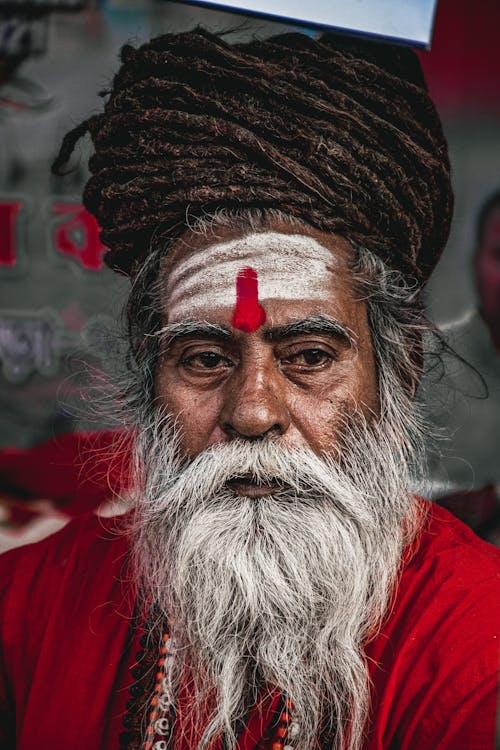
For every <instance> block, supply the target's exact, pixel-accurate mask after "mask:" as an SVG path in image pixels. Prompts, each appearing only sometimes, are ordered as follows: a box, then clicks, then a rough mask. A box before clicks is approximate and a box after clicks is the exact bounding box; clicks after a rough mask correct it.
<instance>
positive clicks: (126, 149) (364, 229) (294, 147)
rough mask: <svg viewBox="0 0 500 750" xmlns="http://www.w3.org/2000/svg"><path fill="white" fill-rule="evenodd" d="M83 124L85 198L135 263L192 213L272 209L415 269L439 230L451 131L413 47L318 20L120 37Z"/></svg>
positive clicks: (441, 235)
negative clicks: (330, 29) (259, 37)
mask: <svg viewBox="0 0 500 750" xmlns="http://www.w3.org/2000/svg"><path fill="white" fill-rule="evenodd" d="M121 60H122V63H123V64H122V66H121V68H120V70H119V71H118V73H117V74H116V76H115V78H114V80H113V84H112V87H111V89H110V91H107V92H106V94H107V96H108V99H107V103H106V105H105V108H104V112H103V113H102V114H98V115H94V116H92V117H90V118H89V119H88V120H86V121H85V122H83V123H82V124H81V125H79V126H78V127H77V128H75V129H74V130H73V131H71V132H70V133H68V134H67V136H66V137H65V139H64V141H63V143H62V146H61V149H60V152H59V155H58V157H57V159H56V161H55V162H54V166H53V169H54V171H55V172H56V173H60V170H61V168H62V167H63V165H64V164H65V163H66V162H67V161H68V159H69V157H70V155H71V153H72V151H73V149H74V147H75V145H76V143H77V141H78V140H79V139H80V138H81V137H82V136H83V135H84V134H85V133H86V132H87V131H88V132H89V133H90V134H91V137H92V140H93V143H94V146H95V154H94V155H93V156H92V157H91V159H90V161H89V168H90V171H91V173H92V177H91V178H90V180H89V182H88V184H87V187H86V189H85V193H84V204H85V206H86V208H87V209H88V210H89V211H90V212H91V213H93V214H94V215H95V216H96V218H97V220H98V222H99V224H100V226H101V228H102V240H103V242H104V243H105V244H106V245H107V246H108V247H109V252H108V254H107V257H106V262H107V263H108V265H110V266H111V267H112V268H115V269H117V270H120V271H122V272H124V273H133V272H134V269H137V267H138V265H139V264H140V263H141V262H142V261H143V260H144V259H145V257H146V256H147V255H148V254H149V253H150V252H151V251H152V249H153V245H154V244H155V240H159V239H161V240H162V241H163V244H164V245H165V242H164V240H165V238H167V239H174V238H175V237H177V236H179V235H180V234H181V233H182V232H183V231H185V229H186V225H187V224H189V221H190V219H191V218H200V217H203V216H204V215H206V214H211V213H213V212H214V211H216V210H217V209H219V208H220V207H224V208H226V209H227V210H229V211H231V210H235V211H238V210H241V209H252V208H258V209H261V210H264V211H265V210H267V209H277V210H280V211H283V212H284V213H287V214H289V215H290V216H292V217H295V218H296V219H298V220H301V221H305V222H306V223H307V224H309V225H311V226H313V227H315V228H317V229H319V230H322V231H326V232H330V233H336V234H339V235H341V236H344V237H346V238H347V239H349V240H350V241H351V242H352V243H353V244H356V245H360V246H364V247H366V248H367V249H369V250H371V251H372V252H374V253H375V254H377V255H379V256H380V257H382V258H383V259H384V260H385V261H387V262H389V264H390V265H392V266H395V267H397V268H398V269H400V270H402V271H404V272H405V273H408V274H410V275H412V276H413V277H414V278H416V279H418V280H419V281H420V282H424V281H425V280H426V279H427V277H428V276H429V275H430V272H431V270H432V268H433V267H434V265H435V263H436V261H437V259H438V257H439V255H440V253H441V251H442V249H443V247H444V244H445V242H446V239H447V237H448V232H449V225H450V220H451V212H452V204H453V196H452V191H451V185H450V173H449V170H450V168H449V161H448V155H447V146H446V142H445V139H444V136H443V132H442V128H441V123H440V120H439V117H438V115H437V113H436V110H435V108H434V105H433V104H432V101H431V99H430V97H429V95H428V92H427V88H426V85H425V81H424V79H423V75H422V72H421V69H420V65H419V63H418V60H417V57H416V55H415V54H414V53H413V52H411V51H410V50H408V49H403V48H399V47H392V46H388V45H380V44H373V43H370V42H361V41H352V40H349V39H347V38H343V37H337V36H334V35H323V36H322V38H321V39H320V40H319V41H317V40H313V39H311V38H309V37H307V36H306V35H303V34H297V33H293V34H283V35H279V36H275V37H272V38H270V39H268V40H266V41H252V42H250V43H245V44H235V45H229V44H228V43H226V42H225V41H224V40H223V39H221V38H220V37H218V36H216V35H213V34H211V33H209V32H208V31H206V30H203V29H200V28H197V29H195V30H193V31H191V32H187V33H181V34H166V35H163V36H160V37H157V38H156V39H153V40H152V41H150V42H149V43H147V44H144V45H142V46H141V47H139V48H137V49H135V48H134V47H132V46H131V45H125V46H124V47H123V48H122V51H121Z"/></svg>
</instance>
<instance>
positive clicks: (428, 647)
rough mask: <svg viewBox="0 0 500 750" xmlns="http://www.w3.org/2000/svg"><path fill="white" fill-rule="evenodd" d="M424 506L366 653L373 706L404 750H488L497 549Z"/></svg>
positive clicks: (498, 627)
mask: <svg viewBox="0 0 500 750" xmlns="http://www.w3.org/2000/svg"><path fill="white" fill-rule="evenodd" d="M426 507H427V513H428V515H427V519H426V522H425V525H424V527H423V529H422V532H421V534H420V537H419V539H418V540H417V544H416V545H415V548H414V551H413V555H412V556H411V558H410V560H409V562H408V563H407V565H406V566H405V568H404V570H403V571H402V574H401V577H400V580H399V583H398V587H397V590H396V594H395V597H394V602H393V605H392V609H391V611H390V614H389V616H388V618H387V621H386V623H385V624H384V626H383V628H382V630H381V632H380V634H379V635H378V636H377V638H375V639H374V641H373V642H372V643H370V644H369V646H368V648H367V656H368V658H369V660H371V664H372V667H371V668H372V676H373V677H374V683H375V689H376V692H377V694H378V698H379V699H380V700H381V701H382V702H385V704H386V705H390V706H391V716H390V717H389V716H388V717H387V724H386V725H385V731H388V726H390V727H391V732H393V733H394V736H395V737H398V741H399V742H400V745H398V746H401V747H402V748H405V749H406V748H408V749H410V748H412V749H413V748H414V747H415V748H418V747H433V748H436V750H441V749H442V750H445V749H446V750H448V749H450V750H451V749H452V748H453V749H454V750H462V748H468V750H476V748H477V750H481V749H483V748H484V749H485V750H486V749H488V748H493V737H494V731H495V729H494V724H495V713H496V700H497V692H498V665H499V655H500V551H499V550H498V549H496V548H495V547H493V546H491V545H489V544H487V543H486V542H483V541H481V540H480V539H479V538H478V537H476V536H475V534H473V532H471V531H470V530H469V529H468V528H467V527H466V526H465V525H464V524H462V523H461V522H460V521H458V520H457V519H455V518H454V517H453V516H452V515H451V514H449V513H448V512H447V511H446V510H444V509H442V508H439V507H437V506H434V505H431V504H426ZM409 706H413V707H414V708H413V710H412V711H409ZM451 717H452V718H451ZM403 738H405V739H404V741H403ZM409 738H413V739H412V740H411V741H410V739H409ZM439 738H441V739H439Z"/></svg>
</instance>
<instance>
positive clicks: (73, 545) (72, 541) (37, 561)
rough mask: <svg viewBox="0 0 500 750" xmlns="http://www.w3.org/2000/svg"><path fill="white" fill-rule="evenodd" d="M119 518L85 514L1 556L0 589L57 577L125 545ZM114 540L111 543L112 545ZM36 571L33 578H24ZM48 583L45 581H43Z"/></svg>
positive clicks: (110, 553) (116, 550)
mask: <svg viewBox="0 0 500 750" xmlns="http://www.w3.org/2000/svg"><path fill="white" fill-rule="evenodd" d="M121 527H122V521H121V518H106V519H104V518H100V517H99V516H96V515H95V514H91V513H88V514H85V515H83V516H79V517H78V518H76V519H74V520H72V521H70V523H68V524H67V525H66V526H64V527H63V528H62V529H60V530H59V531H57V532H56V533H55V534H51V535H50V536H48V537H45V538H44V539H42V540H41V541H39V542H35V543H33V544H28V545H25V546H22V547H15V548H14V549H11V550H9V551H8V552H4V553H3V554H1V555H0V589H5V587H6V586H8V585H9V584H10V585H11V584H12V582H16V583H19V584H20V583H22V582H24V583H25V584H26V585H31V586H33V585H34V584H35V583H36V581H38V579H40V578H41V577H43V576H44V575H47V576H49V577H51V578H55V579H57V578H58V577H60V576H61V575H63V574H64V571H65V570H66V569H68V567H69V568H72V567H75V566H77V567H80V566H83V567H84V566H85V565H86V564H88V563H90V562H91V561H92V560H95V555H96V554H97V555H98V556H103V555H104V556H110V555H112V554H113V552H118V551H119V549H118V548H120V550H122V548H123V547H124V546H125V545H126V542H124V540H123V538H122V536H121V535H120V533H119V532H120V530H121ZM113 542H114V544H112V543H113ZM35 572H36V580H35V579H33V578H29V577H27V575H28V574H29V573H35ZM45 583H47V582H45Z"/></svg>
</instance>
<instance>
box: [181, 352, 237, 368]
mask: <svg viewBox="0 0 500 750" xmlns="http://www.w3.org/2000/svg"><path fill="white" fill-rule="evenodd" d="M181 364H182V365H183V366H184V367H188V368H189V369H191V370H200V371H201V370H216V369H217V368H221V367H234V365H233V363H232V362H231V360H230V359H228V358H227V357H223V356H222V354H218V353H217V352H198V353H197V354H192V355H191V356H189V357H184V359H182V360H181Z"/></svg>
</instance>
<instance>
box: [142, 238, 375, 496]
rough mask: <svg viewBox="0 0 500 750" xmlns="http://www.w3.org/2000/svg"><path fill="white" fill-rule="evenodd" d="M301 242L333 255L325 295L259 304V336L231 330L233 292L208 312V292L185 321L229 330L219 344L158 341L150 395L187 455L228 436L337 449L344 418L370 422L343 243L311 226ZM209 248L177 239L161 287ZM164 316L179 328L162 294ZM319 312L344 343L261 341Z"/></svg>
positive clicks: (368, 374) (369, 380)
mask: <svg viewBox="0 0 500 750" xmlns="http://www.w3.org/2000/svg"><path fill="white" fill-rule="evenodd" d="M273 231H278V232H282V233H283V236H284V242H286V234H290V233H291V230H290V229H286V228H284V227H281V226H274V227H273ZM295 233H296V232H295ZM302 234H305V232H302ZM220 236H221V235H220V234H219V235H218V238H217V239H218V240H219V239H220ZM308 236H310V237H312V238H315V239H316V240H318V241H319V242H320V243H321V244H322V245H323V246H324V247H326V248H327V249H328V250H329V252H330V253H331V257H332V264H331V267H328V270H327V272H326V273H325V278H324V279H322V282H321V283H324V284H325V287H326V290H327V292H328V294H327V295H325V294H323V295H322V296H321V297H316V296H314V295H313V296H309V297H306V298H304V299H301V300H287V299H286V298H282V299H263V300H260V302H261V303H262V305H263V307H264V309H265V312H266V316H267V319H266V321H265V323H264V324H263V325H262V326H261V327H260V328H259V329H258V330H256V331H254V332H252V333H245V332H244V331H242V330H237V329H235V328H231V320H232V316H233V311H234V302H230V298H231V295H230V291H231V290H228V304H225V305H221V306H218V307H213V306H211V304H210V302H209V294H208V295H206V297H207V304H206V306H205V307H203V308H202V309H200V307H199V305H198V307H197V308H196V314H195V316H193V317H195V319H196V320H198V319H200V320H204V321H208V322H210V323H215V324H219V325H223V326H226V327H228V328H230V329H231V330H230V333H231V336H230V338H229V339H228V340H227V341H221V340H216V339H212V338H211V337H209V336H207V335H201V336H200V335H193V334H190V335H187V336H181V337H178V338H176V339H175V340H174V341H173V342H172V343H171V344H169V343H168V341H164V342H163V343H162V345H161V356H160V358H159V363H158V366H157V371H156V381H155V391H156V399H157V403H158V405H161V407H163V408H165V409H166V410H167V411H169V412H170V413H171V414H172V415H173V416H174V417H175V418H176V420H177V424H178V426H179V427H180V428H181V434H182V443H181V450H182V453H183V455H184V456H185V457H186V458H187V459H189V458H193V457H195V456H196V455H198V454H199V453H200V452H201V451H203V450H204V449H206V448H207V447H209V446H211V445H213V444H215V443H220V442H223V441H227V440H231V439H233V438H235V437H240V438H244V439H248V440H254V439H260V438H263V437H268V436H273V437H279V439H280V442H281V444H282V445H284V446H290V447H301V446H308V447H309V448H311V449H312V450H313V451H314V452H316V453H317V454H321V453H323V452H329V453H335V451H336V449H337V447H338V444H339V434H340V430H341V427H342V425H343V424H344V423H345V419H346V418H349V417H352V416H353V415H354V414H355V413H360V412H361V413H362V414H363V415H364V416H365V417H367V418H368V419H370V417H371V416H373V415H374V414H377V412H378V394H377V376H376V366H375V361H374V355H373V351H372V344H371V336H370V330H369V324H368V319H367V312H366V303H365V302H364V301H362V300H359V299H357V298H356V294H355V291H354V289H353V283H352V274H351V272H350V271H349V269H348V267H347V257H348V252H349V246H348V243H347V242H346V241H345V240H343V239H341V238H339V237H335V236H331V235H326V234H322V233H319V232H315V231H313V230H311V231H310V234H309V233H308ZM227 237H228V235H227V234H226V235H225V236H224V237H223V239H227ZM213 243H214V239H213V238H212V239H211V240H210V241H209V240H207V239H206V238H205V239H203V238H201V237H199V236H196V235H192V236H190V237H189V236H188V237H184V238H183V241H181V242H178V243H177V245H176V246H175V247H174V250H173V252H172V254H171V257H170V259H169V264H168V266H167V267H166V268H165V282H166V281H167V279H168V276H169V274H172V273H173V272H174V271H175V268H176V266H177V264H179V263H180V262H182V261H183V259H185V258H186V256H187V255H188V254H191V253H203V252H204V250H205V249H206V247H208V246H209V245H210V244H213ZM165 285H166V284H165ZM284 294H286V290H285V292H284ZM233 299H234V293H233ZM162 314H163V324H164V325H166V324H172V323H179V322H182V319H181V318H179V316H176V314H175V309H174V310H172V309H171V306H169V299H168V298H167V296H166V295H165V298H164V300H163V310H162ZM319 315H323V316H329V317H330V318H334V319H336V320H337V321H338V322H339V323H340V324H341V325H342V326H343V327H345V328H346V329H348V331H349V334H350V336H351V340H349V338H347V337H345V336H343V335H331V334H330V333H325V332H301V333H300V334H296V335H294V336H292V337H290V338H288V337H286V338H282V337H281V336H280V335H279V332H276V335H275V337H273V340H271V339H270V338H269V336H270V330H271V329H273V328H276V327H279V326H284V325H286V324H289V323H292V322H297V321H299V320H303V319H307V318H310V317H311V316H319ZM235 489H236V490H237V491H239V492H240V493H242V494H246V495H252V494H259V493H260V494H263V493H264V492H265V491H266V488H257V487H255V486H253V485H252V482H251V481H248V482H244V481H243V482H241V483H240V484H239V485H238V486H237V487H235ZM269 491H272V488H269Z"/></svg>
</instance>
